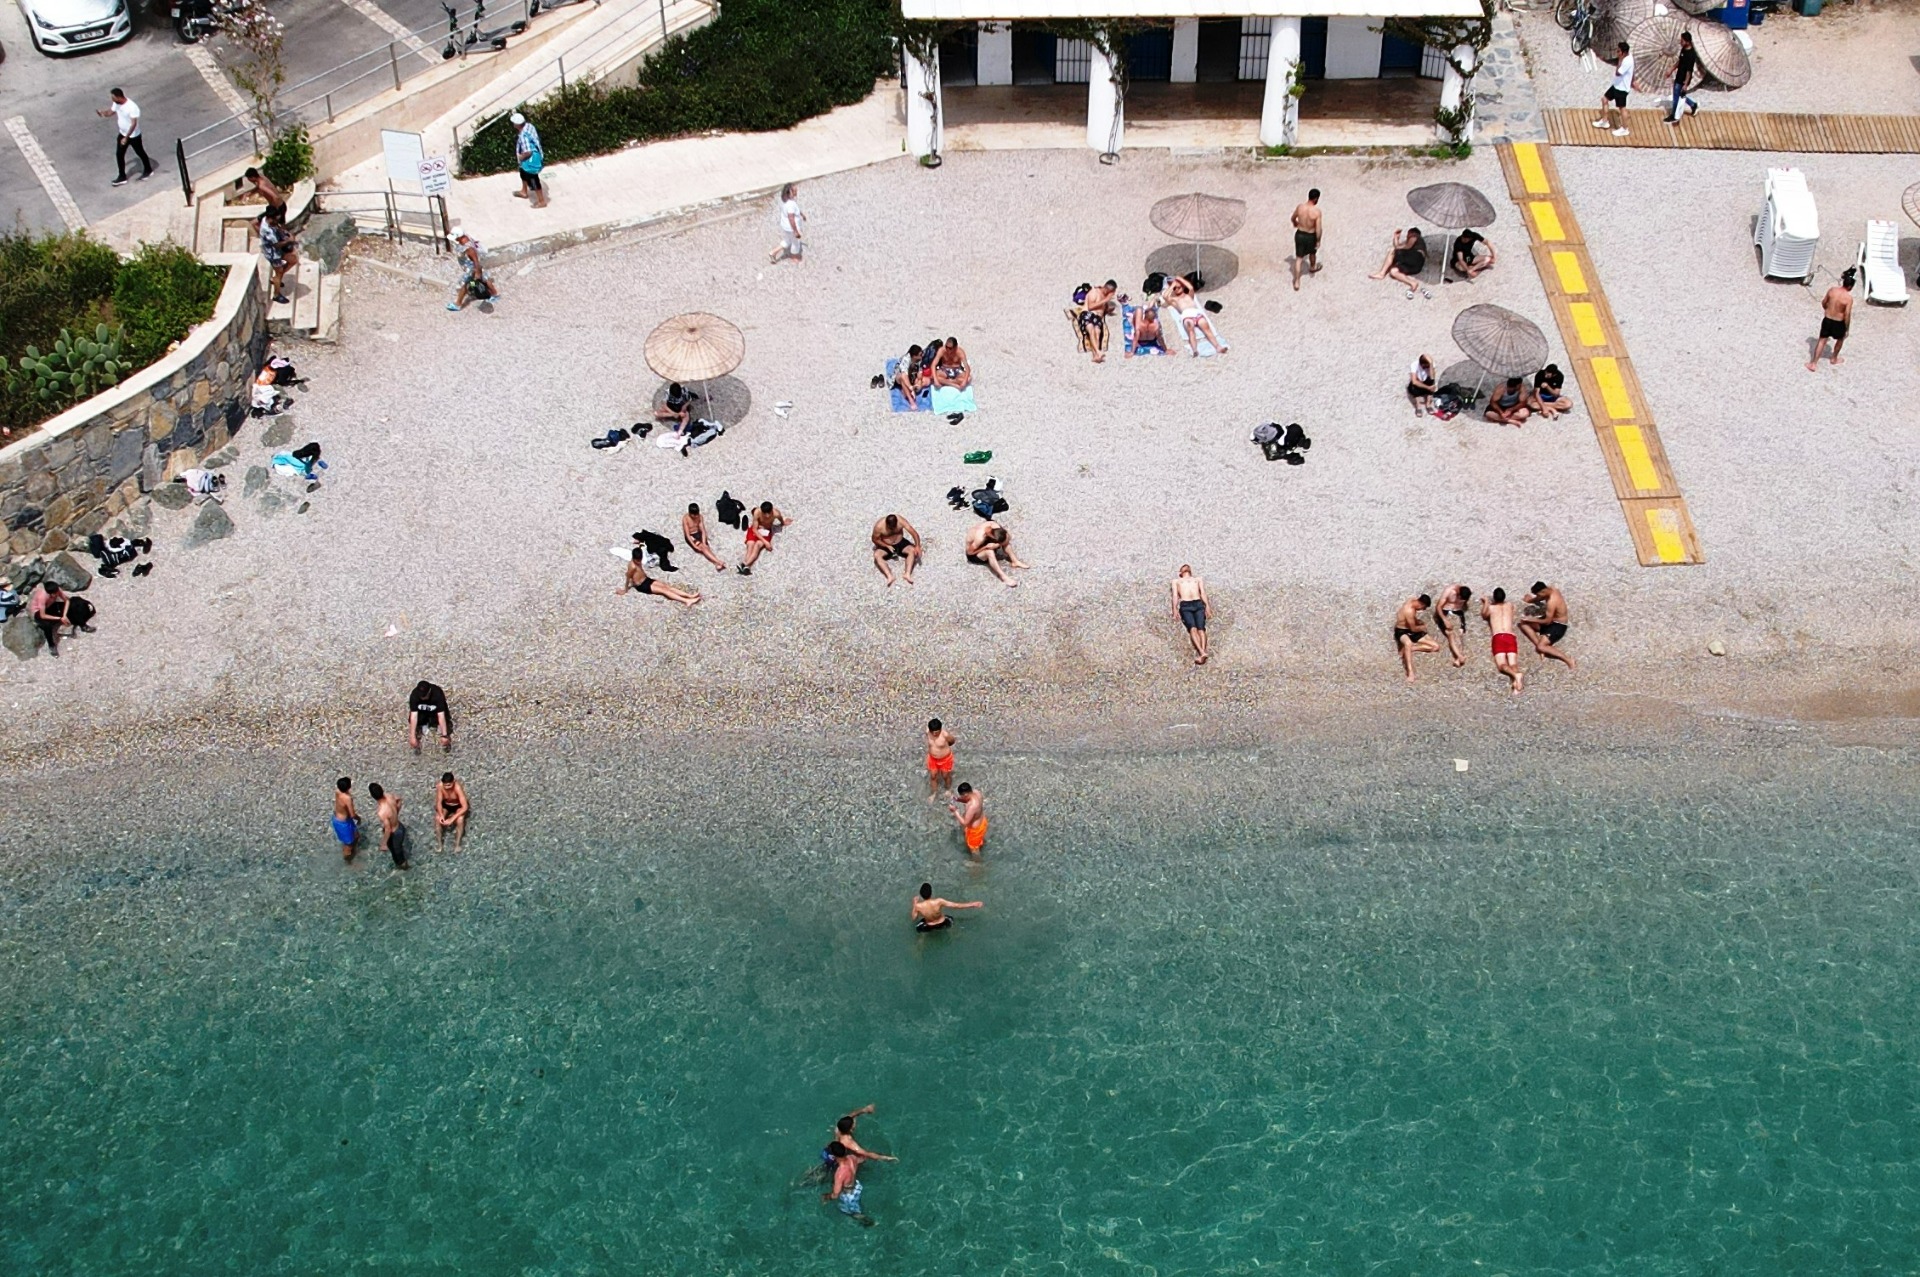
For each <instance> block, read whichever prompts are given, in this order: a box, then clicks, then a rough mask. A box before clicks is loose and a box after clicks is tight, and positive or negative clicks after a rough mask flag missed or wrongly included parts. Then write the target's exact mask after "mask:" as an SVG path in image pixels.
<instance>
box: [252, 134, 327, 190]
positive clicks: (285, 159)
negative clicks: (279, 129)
mask: <svg viewBox="0 0 1920 1277" xmlns="http://www.w3.org/2000/svg"><path fill="white" fill-rule="evenodd" d="M314 172H315V170H314V166H313V143H312V142H311V141H310V140H309V139H308V137H307V126H306V125H304V124H295V125H292V126H291V127H289V128H288V129H287V130H286V131H285V132H284V133H282V134H280V136H278V137H276V138H274V139H273V145H271V146H269V147H268V148H267V157H266V158H265V159H263V160H261V161H260V173H261V176H263V177H265V178H266V179H267V180H268V181H269V182H272V183H273V184H274V185H275V186H277V187H279V188H280V189H281V190H283V191H284V190H287V189H288V188H290V187H291V186H292V185H293V184H294V183H295V182H301V181H305V180H306V179H307V178H309V177H312V176H313V174H314Z"/></svg>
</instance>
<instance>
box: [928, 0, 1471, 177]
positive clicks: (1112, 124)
mask: <svg viewBox="0 0 1920 1277" xmlns="http://www.w3.org/2000/svg"><path fill="white" fill-rule="evenodd" d="M900 8H901V11H902V12H903V13H904V14H905V16H907V17H908V18H916V19H928V20H935V21H942V22H957V23H963V24H970V25H968V26H963V27H962V28H961V29H960V30H959V31H958V32H957V34H956V35H955V36H953V37H951V38H949V39H948V40H946V41H945V42H943V43H942V45H941V46H940V50H939V53H938V54H936V56H935V57H934V58H933V60H932V65H930V66H924V65H922V64H921V63H920V62H918V61H917V60H916V59H914V58H912V57H909V58H907V59H906V66H905V68H904V70H905V81H906V90H907V93H906V98H907V146H908V149H909V150H910V151H912V152H913V153H914V154H915V155H920V156H925V155H930V154H933V153H935V152H937V151H939V150H940V149H941V144H942V139H941V136H940V132H941V127H942V126H941V121H942V120H943V119H944V118H945V113H944V111H943V110H942V109H941V93H942V88H943V82H945V83H952V84H955V85H958V84H967V85H978V86H991V85H1009V86H1012V85H1022V84H1066V83H1085V84H1086V86H1087V145H1088V146H1090V147H1093V148H1094V149H1096V150H1098V151H1100V152H1102V153H1110V152H1116V151H1118V150H1120V149H1121V146H1122V144H1123V139H1124V137H1125V131H1126V121H1125V119H1124V118H1123V117H1124V106H1123V103H1122V102H1121V100H1120V95H1119V93H1118V92H1117V91H1116V86H1115V76H1114V67H1113V64H1112V62H1111V61H1109V59H1108V57H1107V56H1106V55H1105V54H1104V53H1103V52H1102V51H1101V50H1100V49H1098V48H1096V47H1093V46H1091V45H1089V44H1088V42H1086V41H1084V40H1071V39H1062V38H1059V37H1057V36H1055V35H1053V34H1052V33H1050V32H1049V31H1048V30H1047V29H1046V26H1045V24H1046V23H1047V22H1049V21H1056V22H1057V21H1061V20H1087V19H1095V20H1097V19H1100V18H1116V19H1145V20H1149V21H1151V22H1152V23H1153V24H1154V25H1153V26H1152V27H1151V28H1149V29H1147V30H1144V31H1141V32H1139V33H1138V34H1136V35H1134V36H1132V37H1131V38H1130V39H1129V40H1128V41H1127V44H1126V47H1125V48H1124V49H1117V50H1115V51H1114V56H1115V60H1117V59H1118V58H1121V57H1124V58H1125V59H1126V62H1127V66H1126V74H1127V79H1128V80H1129V82H1131V83H1138V82H1140V81H1143V80H1167V81H1171V82H1172V83H1174V84H1182V83H1204V82H1207V81H1223V80H1239V81H1262V82H1264V84H1265V92H1264V94H1263V96H1262V98H1261V109H1260V142H1261V144H1262V145H1265V146H1283V145H1287V146H1290V145H1293V144H1294V143H1295V141H1296V140H1297V137H1296V130H1297V128H1298V120H1299V110H1298V102H1299V99H1298V98H1297V97H1296V96H1295V95H1294V94H1293V93H1292V92H1291V91H1290V90H1292V88H1293V86H1294V84H1295V82H1296V79H1298V80H1300V81H1302V82H1304V81H1307V80H1320V79H1326V80H1357V79H1371V78H1375V77H1382V76H1393V75H1420V76H1426V77H1429V78H1432V79H1438V80H1440V81H1441V91H1440V103H1441V105H1442V106H1444V107H1448V108H1452V107H1455V106H1457V105H1458V104H1459V101H1460V93H1461V87H1462V86H1461V82H1460V81H1461V77H1460V75H1459V74H1458V72H1456V71H1455V70H1454V69H1453V67H1452V66H1451V65H1450V64H1449V61H1448V59H1447V58H1446V57H1445V56H1443V54H1442V51H1441V50H1438V49H1423V48H1420V47H1418V46H1417V45H1410V44H1407V43H1406V42H1405V41H1402V40H1397V39H1394V38H1393V37H1391V36H1387V35H1384V34H1383V33H1382V31H1381V29H1380V28H1381V25H1382V23H1383V22H1384V21H1385V20H1386V19H1387V18H1390V17H1408V18H1418V17H1434V18H1471V17H1476V16H1478V15H1479V14H1480V12H1481V8H1480V0H900ZM1454 60H1455V61H1458V62H1460V63H1462V64H1463V65H1470V64H1471V60H1472V51H1471V50H1470V49H1468V48H1466V47H1465V46H1462V47H1460V48H1458V49H1456V50H1455V51H1454ZM943 66H944V71H943ZM1411 122H1412V121H1409V123H1411Z"/></svg>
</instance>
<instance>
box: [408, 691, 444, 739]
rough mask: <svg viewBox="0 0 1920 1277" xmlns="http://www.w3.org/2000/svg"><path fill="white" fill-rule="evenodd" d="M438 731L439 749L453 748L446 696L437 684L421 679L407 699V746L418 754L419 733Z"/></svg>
mask: <svg viewBox="0 0 1920 1277" xmlns="http://www.w3.org/2000/svg"><path fill="white" fill-rule="evenodd" d="M436 729H437V730H438V733H439V736H440V748H441V749H442V750H450V749H452V748H453V711H451V710H450V709H448V708H447V694H446V693H445V692H443V691H441V690H440V685H439V684H438V683H429V682H427V681H426V680H425V679H421V680H420V681H419V682H418V683H416V684H414V688H413V692H412V694H411V695H409V696H408V697H407V744H409V745H411V746H413V752H414V753H416V754H417V753H419V752H420V733H421V732H423V731H424V732H433V731H435V730H436Z"/></svg>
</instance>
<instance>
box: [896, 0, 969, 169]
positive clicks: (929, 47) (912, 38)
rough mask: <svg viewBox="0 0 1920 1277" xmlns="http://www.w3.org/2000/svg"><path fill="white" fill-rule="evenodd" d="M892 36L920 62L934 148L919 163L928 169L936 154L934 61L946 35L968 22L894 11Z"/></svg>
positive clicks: (937, 160)
mask: <svg viewBox="0 0 1920 1277" xmlns="http://www.w3.org/2000/svg"><path fill="white" fill-rule="evenodd" d="M894 13H895V20H894V28H893V38H894V39H895V40H898V41H899V42H900V49H901V51H902V52H903V53H905V54H906V56H908V57H910V58H912V59H913V60H914V61H915V62H917V63H919V65H920V78H921V79H922V81H924V82H925V84H926V88H924V89H922V90H921V91H920V97H921V99H922V100H923V101H924V102H926V104H927V110H928V111H929V112H930V113H931V114H932V116H933V140H934V145H935V148H936V149H935V150H934V152H933V154H931V155H923V156H921V157H920V162H921V163H922V164H924V165H926V166H927V167H928V168H938V167H939V165H940V153H939V150H938V146H939V140H940V95H939V93H938V92H937V91H936V89H935V86H936V84H937V82H938V81H937V79H936V77H935V75H934V69H935V62H936V60H937V59H938V58H939V56H940V45H941V43H942V42H943V41H945V40H946V38H947V37H948V36H950V35H954V34H956V33H958V32H960V31H964V30H966V29H967V28H968V27H971V26H973V25H974V24H973V23H971V22H941V21H936V20H932V19H920V18H908V17H903V16H900V14H899V10H897V9H896V10H895V11H894Z"/></svg>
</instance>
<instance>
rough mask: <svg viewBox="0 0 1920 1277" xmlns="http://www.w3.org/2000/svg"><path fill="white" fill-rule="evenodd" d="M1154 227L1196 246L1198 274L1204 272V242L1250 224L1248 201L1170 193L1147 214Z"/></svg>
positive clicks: (1217, 196) (1195, 266)
mask: <svg viewBox="0 0 1920 1277" xmlns="http://www.w3.org/2000/svg"><path fill="white" fill-rule="evenodd" d="M1147 220H1148V221H1150V222H1152V223H1153V226H1154V229H1155V230H1158V231H1160V232H1162V233H1164V234H1167V235H1171V236H1173V237H1174V238H1175V239H1179V240H1187V241H1189V242H1190V243H1192V245H1193V269H1194V273H1195V274H1198V273H1199V271H1200V245H1202V244H1215V243H1218V242H1219V241H1221V240H1223V239H1228V238H1230V237H1231V236H1232V235H1233V234H1234V233H1235V232H1237V231H1238V230H1239V229H1240V228H1241V227H1242V226H1245V225H1246V224H1247V202H1246V201H1245V200H1236V199H1228V198H1227V197H1226V196H1224V195H1202V194H1201V193H1200V192H1198V191H1195V192H1194V193H1193V194H1191V195H1169V196H1168V197H1167V198H1165V199H1163V200H1161V201H1159V202H1158V203H1156V204H1155V205H1154V206H1153V208H1152V209H1150V210H1149V211H1148V213H1147Z"/></svg>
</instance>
